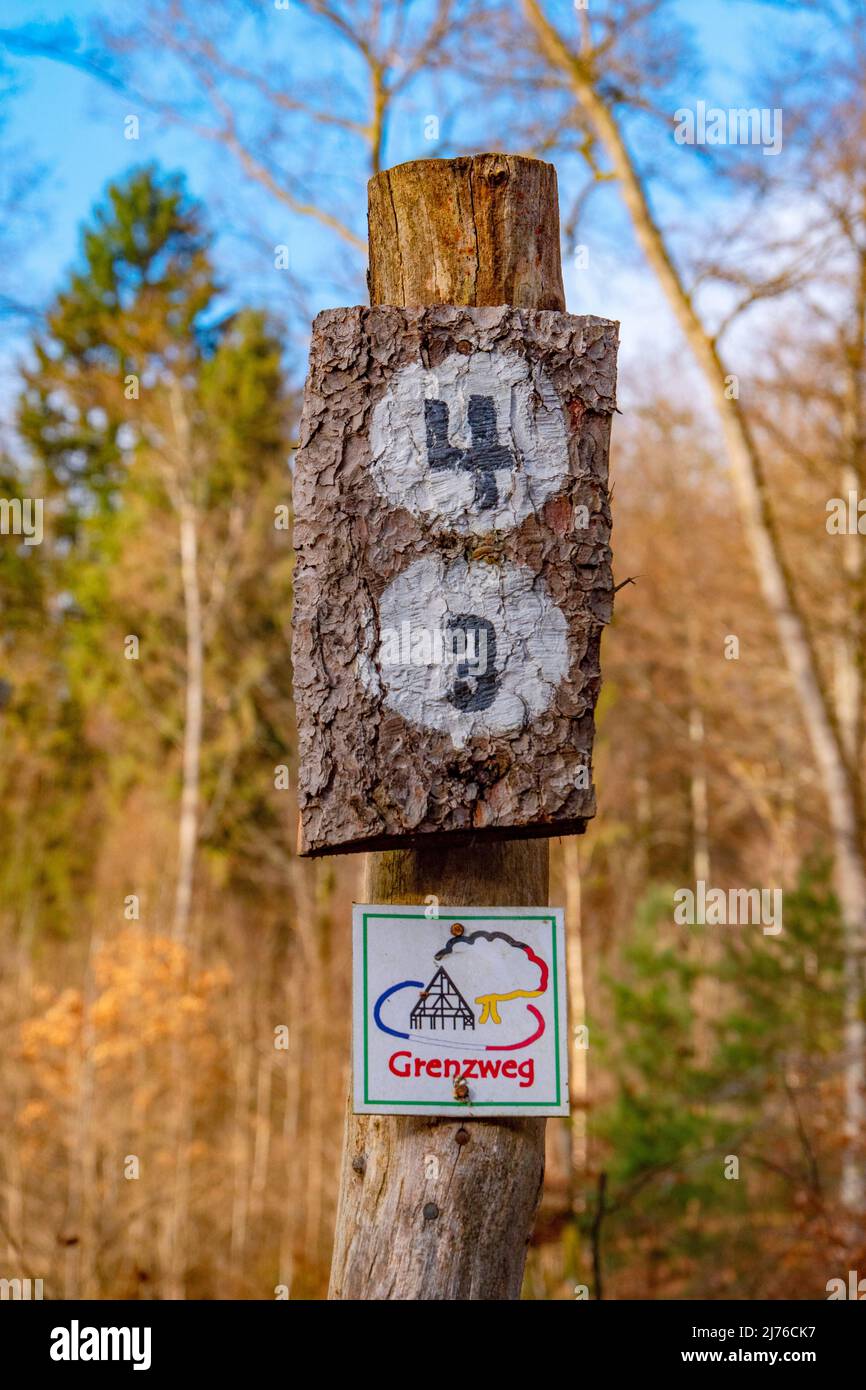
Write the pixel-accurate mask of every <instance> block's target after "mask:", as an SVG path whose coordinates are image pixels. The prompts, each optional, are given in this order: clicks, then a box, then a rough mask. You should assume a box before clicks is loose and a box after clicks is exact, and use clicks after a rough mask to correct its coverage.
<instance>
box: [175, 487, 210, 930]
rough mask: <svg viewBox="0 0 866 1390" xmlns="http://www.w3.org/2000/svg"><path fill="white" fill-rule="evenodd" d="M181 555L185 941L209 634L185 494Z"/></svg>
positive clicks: (179, 896)
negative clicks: (204, 622) (205, 627)
mask: <svg viewBox="0 0 866 1390" xmlns="http://www.w3.org/2000/svg"><path fill="white" fill-rule="evenodd" d="M180 561H181V580H182V584H183V610H184V623H185V626H186V702H185V717H184V729H183V789H182V792H181V800H180V825H179V827H178V861H177V889H176V893H175V904H174V938H175V940H176V941H178V942H180V943H181V944H185V942H186V938H187V933H188V930H189V915H190V911H191V909H192V889H193V879H194V876H195V857H196V845H197V842H198V818H199V779H200V768H201V737H202V711H203V705H204V637H203V630H202V612H201V592H200V588H199V578H198V519H197V517H196V513H195V508H194V507H193V504H192V503H191V502H190V501H188V500H187V499H186V498H184V499H183V501H182V502H181V511H180Z"/></svg>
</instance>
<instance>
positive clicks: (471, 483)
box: [293, 306, 617, 854]
mask: <svg viewBox="0 0 866 1390" xmlns="http://www.w3.org/2000/svg"><path fill="white" fill-rule="evenodd" d="M616 336H617V334H616V325H615V324H611V323H609V322H607V321H606V320H603V319H596V318H591V317H583V318H580V317H575V316H572V315H569V314H561V313H557V312H552V311H537V310H529V309H513V308H508V307H506V306H502V307H498V308H465V307H456V306H437V307H433V308H427V309H421V308H418V309H400V308H395V307H381V308H371V309H361V308H353V309H332V310H328V311H327V312H326V313H323V314H320V315H319V317H318V319H317V320H316V323H315V325H314V331H313V340H312V348H311V354H310V372H309V376H308V379H307V387H306V393H305V402H304V411H303V418H302V423H301V448H300V451H299V455H298V461H297V467H296V476H295V513H296V523H295V547H296V551H297V569H296V575H295V619H294V623H295V640H294V646H293V664H294V672H295V690H296V699H297V706H298V729H299V749H300V781H299V802H300V811H301V828H302V837H301V850H302V852H304V853H313V854H316V853H334V852H336V851H339V850H342V851H346V850H357V849H360V848H379V847H382V848H385V847H387V846H390V845H406V844H412V843H416V844H420V843H422V841H423V838H424V837H425V836H427V835H430V834H436V835H443V834H449V835H451V836H452V837H453V838H454V839H457V837H458V836H462V838H463V841H464V842H465V841H466V837H467V835H469V834H471V835H473V837H474V839H475V842H477V841H478V839H479V838H502V837H506V836H507V837H514V836H522V835H525V834H530V835H539V834H548V835H550V834H563V833H569V832H572V833H573V832H576V831H580V830H582V829H583V827H584V823H585V820H586V819H587V818H588V817H590V816H592V815H593V814H594V811H595V798H594V792H593V788H592V784H591V779H590V766H591V756H592V737H593V711H594V708H595V703H596V699H597V696H598V690H599V684H600V669H599V645H600V638H601V630H602V627H603V625H604V624H605V623H606V622H608V621H609V619H610V613H611V607H612V598H613V586H612V579H611V568H610V549H609V546H608V537H609V533H610V513H609V508H608V499H607V456H608V438H609V433H610V417H611V413H612V411H613V410H614V409H615V401H614V390H615V377H616ZM425 397H426V399H425ZM431 397H432V398H433V404H434V405H435V406H436V407H441V420H442V433H441V436H440V437H439V438H437V435H436V426H437V423H438V421H437V418H436V416H435V414H433V413H432V412H431V411H430V410H427V412H426V418H425V405H427V406H429V402H430V398H431ZM438 398H441V399H438ZM467 401H468V402H469V407H470V411H471V409H472V405H473V402H479V401H484V402H487V403H489V420H485V419H483V418H482V419H481V420H480V421H479V420H478V419H477V418H476V419H475V420H474V421H473V420H470V428H471V430H472V431H473V433H472V434H471V435H470V441H471V442H470V444H469V445H467V446H466V447H464V448H463V449H461V448H459V447H456V446H455V445H454V444H453V442H451V441H453V440H454V439H455V438H459V437H460V435H459V434H458V433H457V432H456V431H455V427H454V426H455V422H454V419H453V416H454V415H456V414H457V412H458V410H459V409H461V408H464V407H465V404H466V402H467ZM449 402H450V403H451V405H452V407H453V409H452V418H451V419H450V421H449V417H448V404H449ZM476 410H477V407H476ZM449 423H450V425H451V433H450V435H448V434H446V433H445V430H446V428H447V426H448V424H449ZM482 431H487V433H486V434H484V433H482ZM478 435H481V438H482V444H481V445H480V446H477V445H476V443H475V441H476V438H477V436H478ZM437 449H438V453H437ZM431 457H432V459H433V463H432V466H431V465H430V463H429V459H430V458H431ZM488 463H489V467H488V466H487V465H488ZM455 629H457V631H456V633H455ZM431 634H432V635H431ZM432 636H435V637H436V638H437V640H440V641H442V642H443V643H445V642H448V643H453V644H454V654H453V656H452V659H451V660H450V661H449V660H447V659H446V660H442V659H441V658H440V659H439V660H437V659H436V657H435V655H433V656H432V659H431V653H430V651H429V650H427V651H426V654H425V644H426V646H427V648H429V647H430V644H431V641H432ZM458 639H459V640H458ZM482 648H483V655H484V659H485V660H484V669H485V672H486V674H485V675H484V676H483V677H481V678H480V679H478V678H476V679H475V680H474V681H473V680H472V679H471V675H472V673H473V672H474V670H475V669H476V668H475V666H474V664H473V662H472V661H471V660H470V661H464V662H463V664H462V665H461V663H460V662H459V660H458V657H459V654H460V652H461V651H463V650H464V649H465V650H468V651H469V653H470V654H475V655H478V654H480V653H481V650H482ZM467 677H468V678H467Z"/></svg>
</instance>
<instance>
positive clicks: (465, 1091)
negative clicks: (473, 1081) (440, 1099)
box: [454, 1081, 469, 1100]
mask: <svg viewBox="0 0 866 1390" xmlns="http://www.w3.org/2000/svg"><path fill="white" fill-rule="evenodd" d="M454 1094H455V1096H456V1097H457V1099H458V1100H466V1098H467V1096H468V1095H469V1087H468V1086H467V1085H466V1082H465V1081H455V1082H454Z"/></svg>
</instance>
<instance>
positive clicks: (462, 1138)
mask: <svg viewBox="0 0 866 1390" xmlns="http://www.w3.org/2000/svg"><path fill="white" fill-rule="evenodd" d="M454 1143H455V1144H468V1143H469V1130H468V1129H464V1128H463V1126H462V1125H461V1127H460V1129H458V1131H457V1133H456V1134H455V1136H454Z"/></svg>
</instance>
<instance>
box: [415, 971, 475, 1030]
mask: <svg viewBox="0 0 866 1390" xmlns="http://www.w3.org/2000/svg"><path fill="white" fill-rule="evenodd" d="M449 1023H450V1024H451V1031H452V1032H454V1030H455V1029H456V1028H457V1024H458V1023H460V1024H462V1026H463V1028H464V1029H466V1028H474V1027H475V1015H474V1013H473V1012H472V1010H471V1009H470V1007H469V1005H468V1004H467V1003H466V1000H465V999H464V998H463V995H462V994H461V993H460V991H459V989H458V988H457V986H456V985H455V983H454V981H453V980H452V979H451V976H450V975H448V974H447V973H446V972H445V971H444V970H442V969H441V968H440V969H439V970H437V971H436V974H435V975H434V976H433V979H432V980H431V981H430V983H429V985H428V986H427V988H426V989H425V990H423V991H422V994H421V997H420V998H419V1000H418V1003H417V1004H416V1005H415V1007H414V1009H413V1010H412V1013H411V1015H410V1026H411V1027H412V1028H432V1029H436V1028H442V1029H444V1028H446V1027H447V1026H448V1024H449Z"/></svg>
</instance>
